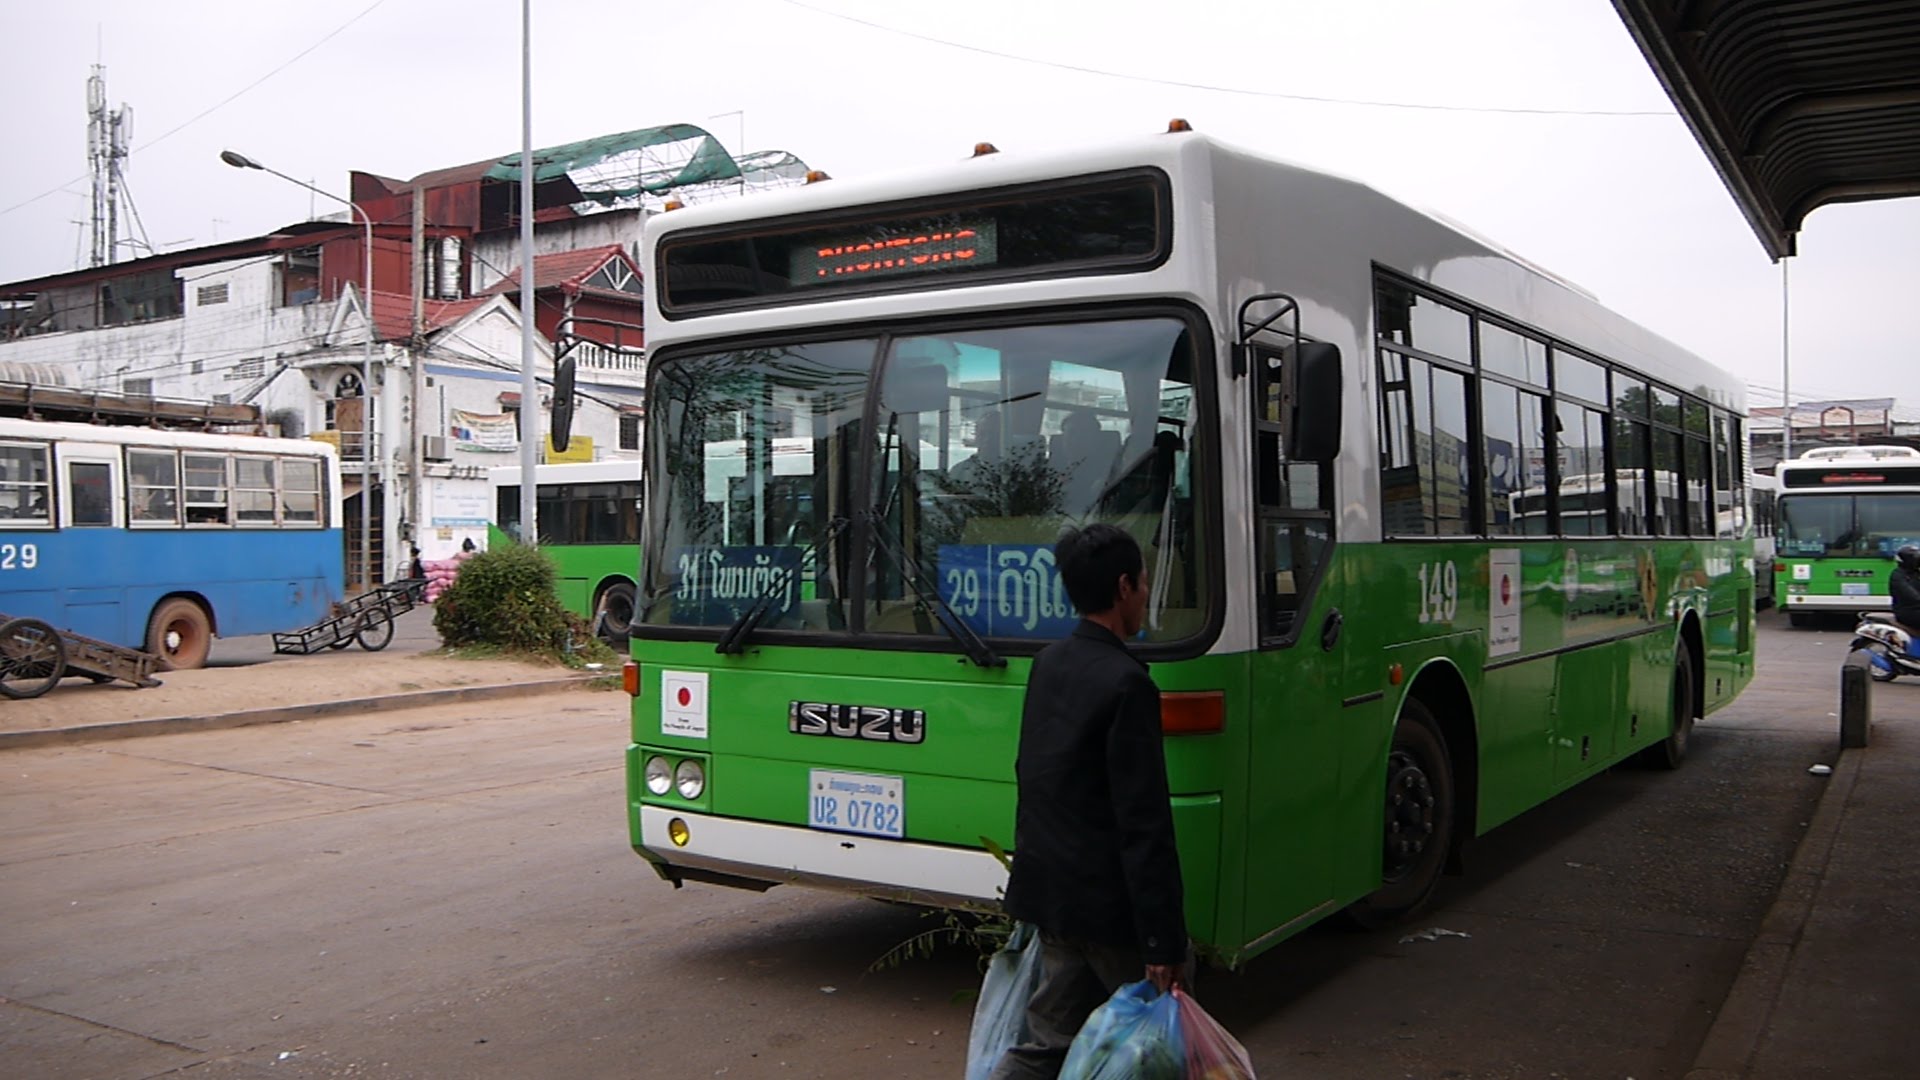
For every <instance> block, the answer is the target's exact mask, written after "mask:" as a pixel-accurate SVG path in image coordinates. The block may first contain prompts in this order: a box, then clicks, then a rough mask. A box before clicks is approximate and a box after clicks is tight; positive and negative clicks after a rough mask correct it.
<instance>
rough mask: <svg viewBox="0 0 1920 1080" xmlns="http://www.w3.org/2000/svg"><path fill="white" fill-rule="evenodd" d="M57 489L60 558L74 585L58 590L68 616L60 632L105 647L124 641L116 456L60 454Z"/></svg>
mask: <svg viewBox="0 0 1920 1080" xmlns="http://www.w3.org/2000/svg"><path fill="white" fill-rule="evenodd" d="M60 487H61V496H62V497H61V499H60V527H61V529H62V530H63V531H64V536H63V538H62V543H63V545H64V547H65V551H64V553H63V554H64V557H65V559H66V561H67V565H68V566H69V567H71V568H72V569H73V570H74V571H75V575H74V577H73V578H72V579H71V580H72V582H73V584H71V585H68V586H67V587H66V588H65V589H63V590H62V592H63V593H64V594H65V595H64V596H62V598H61V599H62V600H63V601H64V602H65V606H66V609H67V616H66V622H65V624H64V625H62V626H61V627H60V629H63V630H71V631H73V632H74V633H77V634H82V635H85V636H87V637H95V638H104V639H106V640H108V641H124V640H129V639H128V638H127V635H126V628H125V627H124V626H122V625H121V611H120V600H121V593H122V592H123V586H124V584H125V583H124V582H123V581H122V580H120V575H121V574H122V572H123V569H124V567H125V565H126V562H127V560H126V559H125V558H123V557H122V556H121V554H120V552H119V550H118V549H119V547H120V544H119V543H118V541H119V540H120V539H122V538H124V536H125V521H124V519H123V518H122V517H121V507H122V505H123V501H124V500H123V499H122V498H121V485H120V460H119V457H118V455H117V454H114V453H112V452H111V451H107V450H87V449H84V448H63V449H62V450H61V451H60Z"/></svg>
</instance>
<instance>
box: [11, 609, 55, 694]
mask: <svg viewBox="0 0 1920 1080" xmlns="http://www.w3.org/2000/svg"><path fill="white" fill-rule="evenodd" d="M66 673H67V645H66V642H64V641H62V640H61V639H60V634H59V633H58V632H57V631H55V630H54V628H53V627H51V626H49V625H47V624H46V623H43V622H41V621H40V620H39V619H8V620H7V621H6V622H4V623H0V696H5V697H10V698H12V699H14V700H15V701H25V700H26V699H28V698H37V697H39V696H40V695H41V694H44V693H46V692H47V691H49V690H51V689H53V688H54V687H55V686H57V685H59V683H60V680H61V679H62V678H63V677H64V676H65V675H66Z"/></svg>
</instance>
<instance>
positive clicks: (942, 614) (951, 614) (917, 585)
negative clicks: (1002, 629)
mask: <svg viewBox="0 0 1920 1080" xmlns="http://www.w3.org/2000/svg"><path fill="white" fill-rule="evenodd" d="M867 521H868V524H869V525H871V526H872V527H871V528H870V529H869V530H868V531H869V532H871V533H872V534H873V546H874V547H875V548H876V549H878V550H879V551H882V552H884V553H885V554H886V556H887V561H888V562H891V563H892V564H893V566H894V569H896V570H898V571H900V580H901V581H902V582H904V583H905V584H906V586H907V588H908V589H911V590H912V591H913V595H914V598H915V599H917V600H918V601H919V602H920V606H921V607H922V608H924V609H926V610H927V611H929V612H931V613H932V614H933V621H934V622H937V623H939V624H940V628H941V629H942V630H945V631H946V632H947V636H948V637H950V638H952V639H953V640H954V642H955V643H956V644H958V645H959V646H960V649H961V651H963V652H965V653H966V654H967V659H969V660H971V661H973V662H974V663H975V664H978V665H979V666H981V667H1006V666H1007V661H1006V659H1005V658H1004V657H1002V656H1001V655H1000V654H999V653H997V652H994V651H993V646H991V645H989V644H987V643H986V642H985V641H984V640H982V639H981V637H980V635H979V634H976V633H974V631H973V627H971V626H968V625H967V624H966V623H965V622H963V621H961V619H960V615H959V613H958V612H956V611H954V610H953V607H952V605H950V604H948V603H947V600H946V597H944V596H941V595H940V590H939V589H937V588H934V589H929V588H928V587H927V583H926V582H925V581H923V580H921V578H920V566H919V561H918V560H917V559H914V558H912V557H910V556H909V555H908V554H907V552H906V551H905V549H904V548H903V547H902V546H901V544H900V541H899V540H898V539H897V538H896V537H895V536H894V535H893V534H892V533H891V532H888V531H887V523H886V520H885V519H884V518H882V517H880V516H879V515H878V514H877V513H874V512H873V511H868V513H867Z"/></svg>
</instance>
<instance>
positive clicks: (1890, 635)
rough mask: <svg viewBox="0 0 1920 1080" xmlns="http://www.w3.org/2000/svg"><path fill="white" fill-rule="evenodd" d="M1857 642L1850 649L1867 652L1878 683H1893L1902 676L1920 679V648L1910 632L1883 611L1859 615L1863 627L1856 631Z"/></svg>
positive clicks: (1874, 677) (1857, 628)
mask: <svg viewBox="0 0 1920 1080" xmlns="http://www.w3.org/2000/svg"><path fill="white" fill-rule="evenodd" d="M1853 633H1854V639H1853V644H1852V645H1851V646H1850V648H1851V649H1852V651H1854V652H1864V653H1866V654H1867V659H1868V661H1870V662H1871V663H1872V664H1873V670H1872V672H1871V674H1872V675H1873V680H1874V681H1875V682H1892V681H1893V680H1895V679H1897V678H1899V677H1900V676H1902V675H1916V676H1920V651H1915V650H1916V647H1917V646H1920V641H1916V640H1915V638H1914V635H1912V634H1910V633H1908V632H1907V628H1906V627H1904V626H1901V625H1900V624H1899V623H1898V622H1897V621H1895V620H1894V617H1893V616H1892V615H1889V614H1887V613H1886V612H1884V611H1863V612H1861V613H1860V625H1858V626H1856V627H1854V628H1853Z"/></svg>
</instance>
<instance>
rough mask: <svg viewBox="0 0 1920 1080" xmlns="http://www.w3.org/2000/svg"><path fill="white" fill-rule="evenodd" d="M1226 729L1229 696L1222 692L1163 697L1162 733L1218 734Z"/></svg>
mask: <svg viewBox="0 0 1920 1080" xmlns="http://www.w3.org/2000/svg"><path fill="white" fill-rule="evenodd" d="M1226 727H1227V695H1226V693H1225V692H1224V691H1220V690H1186V691H1175V692H1173V693H1163V694H1161V695H1160V733H1161V734H1163V735H1216V734H1219V733H1220V732H1221V731H1224V730H1226Z"/></svg>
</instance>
